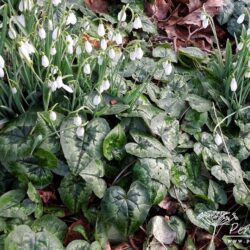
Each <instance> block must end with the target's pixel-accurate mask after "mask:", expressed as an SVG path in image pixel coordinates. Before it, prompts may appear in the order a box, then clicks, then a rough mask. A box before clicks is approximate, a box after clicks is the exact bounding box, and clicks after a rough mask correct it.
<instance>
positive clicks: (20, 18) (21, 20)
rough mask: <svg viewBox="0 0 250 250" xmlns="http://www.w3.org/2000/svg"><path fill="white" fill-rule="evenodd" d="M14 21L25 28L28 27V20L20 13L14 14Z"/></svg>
mask: <svg viewBox="0 0 250 250" xmlns="http://www.w3.org/2000/svg"><path fill="white" fill-rule="evenodd" d="M12 18H13V21H14V22H15V23H16V24H20V25H22V26H23V27H24V28H25V27H26V22H25V17H24V15H19V16H13V17H12Z"/></svg>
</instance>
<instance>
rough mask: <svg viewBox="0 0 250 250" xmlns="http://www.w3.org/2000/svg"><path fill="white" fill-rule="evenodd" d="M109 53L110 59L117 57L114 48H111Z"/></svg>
mask: <svg viewBox="0 0 250 250" xmlns="http://www.w3.org/2000/svg"><path fill="white" fill-rule="evenodd" d="M108 55H109V58H110V59H112V60H113V59H115V56H116V54H115V50H114V49H113V48H112V49H110V50H109V53H108Z"/></svg>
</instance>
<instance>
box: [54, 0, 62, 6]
mask: <svg viewBox="0 0 250 250" xmlns="http://www.w3.org/2000/svg"><path fill="white" fill-rule="evenodd" d="M61 2H62V1H61V0H52V3H53V5H54V6H58V5H59V4H60V3H61Z"/></svg>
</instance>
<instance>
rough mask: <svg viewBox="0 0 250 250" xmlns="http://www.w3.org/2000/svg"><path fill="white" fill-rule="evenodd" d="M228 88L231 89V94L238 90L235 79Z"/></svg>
mask: <svg viewBox="0 0 250 250" xmlns="http://www.w3.org/2000/svg"><path fill="white" fill-rule="evenodd" d="M230 88H231V91H232V92H235V91H236V90H237V88H238V85H237V81H236V79H235V77H234V78H233V79H232V81H231V84H230Z"/></svg>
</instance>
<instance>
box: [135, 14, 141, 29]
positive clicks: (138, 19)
mask: <svg viewBox="0 0 250 250" xmlns="http://www.w3.org/2000/svg"><path fill="white" fill-rule="evenodd" d="M133 28H134V29H141V28H142V22H141V18H140V17H139V16H137V17H136V18H135V20H134V22H133Z"/></svg>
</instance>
